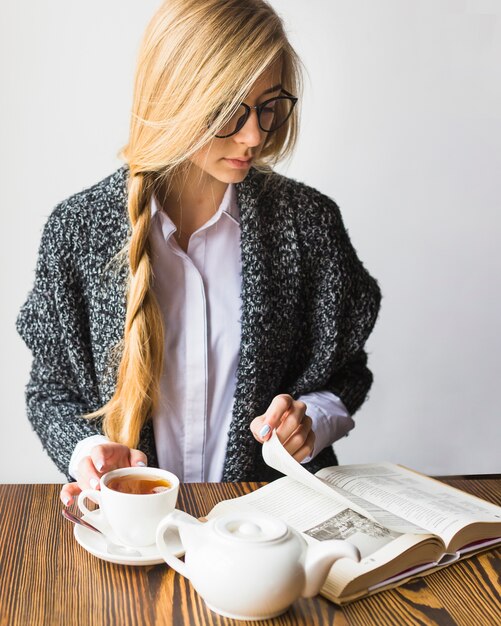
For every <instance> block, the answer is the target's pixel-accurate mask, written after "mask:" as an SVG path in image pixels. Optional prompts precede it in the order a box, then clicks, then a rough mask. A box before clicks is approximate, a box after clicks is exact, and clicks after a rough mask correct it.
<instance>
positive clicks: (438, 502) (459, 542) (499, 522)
mask: <svg viewBox="0 0 501 626" xmlns="http://www.w3.org/2000/svg"><path fill="white" fill-rule="evenodd" d="M263 456H264V459H265V461H266V463H267V464H268V465H270V466H271V467H274V468H275V469H277V470H278V471H279V472H281V473H282V474H285V477H284V478H279V479H278V480H276V481H274V482H272V483H270V484H268V485H266V486H264V487H262V488H261V489H258V490H257V491H254V492H253V493H250V494H247V495H245V496H241V497H240V498H235V499H233V500H225V501H223V502H220V503H219V504H217V505H216V506H215V507H214V508H213V509H212V511H211V512H210V513H209V515H208V516H207V517H208V518H209V519H210V518H212V517H214V516H218V515H221V514H223V513H227V512H230V511H231V512H235V511H236V510H239V511H248V512H256V511H259V512H265V513H269V514H272V515H276V516H277V517H280V518H281V519H283V520H284V521H285V522H286V523H287V524H289V526H291V527H292V528H294V529H296V530H298V531H300V532H301V533H302V534H303V537H304V538H305V539H306V541H308V542H310V543H311V542H317V541H324V540H326V539H347V540H348V541H350V542H351V543H353V544H354V545H355V546H357V548H358V549H359V550H360V553H361V560H360V562H358V563H356V562H355V561H352V560H350V559H346V558H343V559H340V560H338V561H336V563H334V565H333V566H332V568H331V570H330V572H329V576H328V577H327V580H326V582H325V584H324V586H323V588H322V591H321V593H322V595H324V596H325V597H326V598H328V599H329V600H332V601H334V602H336V603H338V604H344V603H347V602H350V601H352V600H355V599H357V598H361V597H363V596H367V595H371V594H373V593H376V592H378V591H381V590H383V589H388V588H390V587H395V586H397V585H398V584H402V582H404V581H407V580H409V579H410V578H413V577H415V576H423V575H425V574H428V573H431V572H433V571H436V570H437V569H438V568H441V567H444V566H446V565H449V564H450V563H453V562H454V561H457V560H458V559H460V558H463V557H465V556H470V555H472V554H474V553H476V552H479V551H481V550H485V549H486V548H488V547H489V546H494V545H496V544H500V545H501V507H498V506H495V505H494V504H490V503H489V502H486V501H484V500H482V499H480V498H477V497H475V496H472V495H469V494H466V493H464V492H463V491H460V490H458V489H455V488H453V487H449V486H447V485H444V484H443V483H441V482H439V481H436V480H434V479H432V478H429V477H427V476H424V475H422V474H419V473H417V472H414V471H412V470H409V469H405V468H403V467H401V466H399V465H393V464H391V463H378V464H371V465H344V466H334V467H328V468H324V469H322V470H320V471H319V472H317V474H316V475H315V476H314V475H313V474H310V472H308V471H307V470H306V469H305V468H304V467H302V466H301V465H300V464H299V463H297V462H296V461H295V460H294V459H293V458H292V457H291V456H290V455H289V454H288V453H287V452H286V451H285V449H284V448H283V447H282V445H281V443H280V441H279V439H278V437H277V436H276V434H275V433H273V436H272V437H271V439H270V440H269V441H267V442H266V443H265V444H264V445H263Z"/></svg>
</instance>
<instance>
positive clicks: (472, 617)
mask: <svg viewBox="0 0 501 626" xmlns="http://www.w3.org/2000/svg"><path fill="white" fill-rule="evenodd" d="M443 480H444V482H447V483H448V484H451V485H453V486H454V487H457V488H459V489H463V490H464V491H467V492H469V493H473V494H475V495H477V496H479V497H482V498H484V499H486V500H489V501H491V502H494V503H496V504H501V477H500V476H494V477H493V476H490V477H485V478H484V477H475V479H474V480H472V479H468V477H454V478H443ZM257 487H259V484H258V483H247V484H232V483H229V484H188V485H182V486H181V490H180V495H179V500H178V508H180V509H183V510H185V511H187V512H189V513H191V514H193V515H197V516H203V515H206V514H207V513H208V512H209V511H210V510H211V508H212V507H213V506H214V505H215V504H216V503H217V502H219V501H220V500H223V499H226V498H232V497H235V496H239V495H243V494H244V493H248V492H249V491H252V490H253V489H256V488H257ZM59 489H60V485H0V626H63V625H64V626H104V625H106V626H108V625H109V626H139V625H141V626H143V625H144V626H164V625H170V624H174V625H178V624H179V625H181V624H190V625H191V624H193V625H194V626H199V625H200V626H209V625H218V626H223V625H224V626H226V625H230V624H256V625H264V624H274V625H276V626H286V625H287V626H289V625H290V626H292V625H294V626H300V625H303V624H305V625H308V626H324V625H334V626H364V625H369V624H376V625H378V626H381V625H386V624H391V625H395V626H401V625H403V624H405V625H406V624H421V625H428V624H439V625H446V626H453V625H458V626H483V625H485V626H498V625H500V624H501V600H500V579H501V551H500V550H491V551H488V552H484V553H482V554H480V555H477V556H475V557H472V558H470V559H468V560H465V561H462V562H461V563H457V564H455V565H451V566H450V567H448V568H447V569H444V570H442V571H440V572H436V573H435V574H432V575H430V576H427V577H426V578H421V579H417V580H414V581H411V582H409V583H407V584H405V585H403V586H401V587H399V588H397V589H392V590H389V591H384V592H381V593H380V594H377V595H374V596H372V597H371V598H365V599H362V600H358V601H357V602H353V603H351V604H349V605H346V606H343V607H338V606H336V605H334V604H332V603H330V602H328V601H327V600H325V599H324V598H322V597H320V596H318V597H316V598H313V599H309V600H304V599H303V600H299V601H297V602H296V603H295V604H294V605H293V606H292V607H291V609H290V610H289V611H287V613H285V614H284V615H282V616H280V617H278V618H275V619H273V620H267V621H258V622H239V621H235V620H230V619H226V618H223V617H221V616H219V615H216V614H215V613H212V612H211V611H210V610H209V609H207V607H206V606H205V604H204V602H203V601H202V600H201V598H200V597H199V596H198V594H197V593H196V592H195V591H194V590H193V588H192V586H191V584H190V583H189V581H187V580H186V579H184V578H183V577H182V576H180V575H178V574H175V573H174V572H173V571H172V570H170V569H169V568H168V567H167V566H166V565H154V566H148V567H131V566H124V565H114V564H112V563H108V562H105V561H101V560H100V559H98V558H96V557H94V556H92V555H90V554H88V553H87V552H86V551H85V550H84V549H83V548H82V547H80V546H79V545H78V544H77V543H76V541H75V540H74V538H73V526H72V524H70V523H69V522H67V521H66V520H65V519H64V518H63V517H62V515H61V513H60V510H61V503H60V501H59V498H58V493H59Z"/></svg>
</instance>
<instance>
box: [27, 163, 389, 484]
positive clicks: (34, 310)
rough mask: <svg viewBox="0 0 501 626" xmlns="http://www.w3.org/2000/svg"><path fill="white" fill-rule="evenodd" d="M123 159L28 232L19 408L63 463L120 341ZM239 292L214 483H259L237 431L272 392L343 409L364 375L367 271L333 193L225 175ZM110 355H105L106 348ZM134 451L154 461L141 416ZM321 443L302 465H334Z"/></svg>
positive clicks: (258, 465)
mask: <svg viewBox="0 0 501 626" xmlns="http://www.w3.org/2000/svg"><path fill="white" fill-rule="evenodd" d="M128 175H129V170H128V168H127V166H123V167H121V168H120V169H118V170H117V171H116V172H115V173H113V174H112V175H111V176H109V177H108V178H106V179H104V180H102V181H101V182H99V183H97V184H96V185H94V186H92V187H90V188H88V189H85V190H84V191H81V192H80V193H77V194H75V195H73V196H71V197H70V198H68V199H67V200H65V201H63V202H61V203H60V204H59V205H58V206H56V208H55V209H54V211H53V212H52V213H51V215H50V217H49V219H48V221H47V223H46V225H45V228H44V231H43V235H42V240H41V245H40V249H39V257H38V262H37V268H36V276H35V283H34V287H33V290H32V291H31V292H30V293H29V295H28V298H27V301H26V302H25V304H24V305H23V307H22V309H21V311H20V313H19V316H18V319H17V329H18V332H19V333H20V335H21V336H22V337H23V339H24V341H25V342H26V344H27V345H28V347H29V348H30V350H31V351H32V354H33V365H32V369H31V375H30V380H29V383H28V385H27V387H26V402H27V412H28V418H29V420H30V422H31V424H32V425H33V428H34V430H35V431H36V432H37V434H38V436H39V437H40V439H41V441H42V444H43V446H44V448H45V449H46V451H47V453H48V454H49V455H50V457H51V458H52V459H53V461H54V462H55V464H56V465H57V467H58V468H59V469H60V470H61V471H62V472H63V473H65V474H67V473H68V465H69V461H70V457H71V454H72V451H73V449H74V447H75V445H76V444H77V442H78V441H80V440H81V439H83V438H84V437H88V436H90V435H95V434H97V433H101V432H102V430H101V422H100V420H94V421H89V420H88V419H85V418H83V417H81V416H82V415H83V414H85V413H88V412H91V411H93V410H95V409H97V408H99V407H101V406H102V405H103V404H104V403H105V402H107V401H108V400H109V399H110V397H111V396H112V395H113V391H114V386H115V380H116V362H117V358H116V347H117V346H119V345H120V342H121V340H122V339H123V330H124V323H125V311H126V284H127V278H128V268H127V266H126V264H123V263H122V264H121V265H120V264H118V265H117V263H116V262H115V260H116V258H117V254H118V253H119V252H120V251H121V250H122V249H123V247H124V244H125V243H126V242H127V239H128V238H129V237H130V224H129V220H128V216H127V179H128ZM236 191H237V199H238V205H239V208H240V226H241V252H242V293H241V344H240V356H239V365H238V371H237V385H236V391H235V403H234V408H233V416H232V421H231V425H230V429H229V433H228V445H227V450H226V458H225V463H224V472H223V480H225V481H251V480H270V479H273V478H275V477H276V476H277V474H275V473H274V471H273V470H270V469H269V468H268V467H267V466H266V465H265V464H264V461H263V460H262V456H261V446H260V444H258V443H257V442H256V440H255V439H254V437H253V436H252V433H251V431H250V429H249V424H250V422H251V420H252V419H253V418H254V417H256V416H257V415H260V414H262V413H263V412H264V411H265V410H266V408H267V407H268V405H269V403H270V402H271V400H272V398H273V397H274V396H275V395H276V394H278V393H289V394H291V395H292V396H294V397H297V396H299V395H301V394H305V393H308V392H312V391H315V390H321V389H325V390H330V391H332V392H333V393H335V394H336V395H337V396H339V397H340V398H341V399H342V401H343V402H344V404H345V405H346V407H347V408H348V410H349V411H350V412H351V413H352V414H353V413H355V411H356V410H357V409H358V408H359V407H360V405H361V404H362V403H363V402H364V400H365V398H366V395H367V392H368V390H369V388H370V386H371V384H372V374H371V372H370V370H369V369H368V368H367V355H366V352H365V351H364V344H365V342H366V340H367V338H368V336H369V334H370V333H371V330H372V328H373V326H374V323H375V321H376V318H377V315H378V311H379V306H380V298H381V294H380V290H379V287H378V285H377V282H376V281H375V280H374V279H373V278H372V277H371V276H370V275H369V274H368V272H367V271H366V270H365V268H364V267H363V265H362V263H361V262H360V260H359V259H358V258H357V255H356V252H355V250H354V248H353V246H352V244H351V242H350V240H349V237H348V234H347V232H346V230H345V228H344V226H343V222H342V219H341V215H340V212H339V209H338V207H337V205H336V204H335V202H334V201H333V200H331V199H330V198H329V197H327V196H325V195H323V194H322V193H320V192H319V191H317V190H315V189H313V188H311V187H308V186H307V185H305V184H303V183H300V182H297V181H295V180H293V179H291V178H287V177H285V176H281V175H279V174H277V173H272V174H269V175H266V174H262V173H259V172H258V171H257V170H255V169H251V170H250V172H249V174H248V175H247V177H246V178H245V180H244V181H243V182H241V183H237V184H236ZM112 354H114V355H115V358H114V359H113V358H111V355H112ZM139 448H140V449H142V450H143V451H144V452H145V453H146V454H147V456H148V461H149V464H150V465H152V466H154V465H156V464H157V458H156V450H155V442H154V435H153V429H152V426H151V420H149V421H148V422H147V423H146V425H145V427H144V429H143V431H142V434H141V441H140V444H139ZM336 462H337V461H336V457H335V456H334V453H333V450H332V447H328V448H325V449H324V450H323V451H322V452H320V454H318V455H317V456H316V457H315V459H313V461H311V462H310V463H309V464H307V465H306V467H308V469H310V471H316V470H318V469H319V468H320V467H325V466H327V465H334V464H336Z"/></svg>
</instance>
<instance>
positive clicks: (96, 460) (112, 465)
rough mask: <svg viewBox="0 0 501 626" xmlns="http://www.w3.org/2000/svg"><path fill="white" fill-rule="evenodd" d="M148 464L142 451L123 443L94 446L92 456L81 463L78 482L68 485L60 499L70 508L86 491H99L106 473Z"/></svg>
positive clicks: (62, 491)
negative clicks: (82, 492)
mask: <svg viewBox="0 0 501 626" xmlns="http://www.w3.org/2000/svg"><path fill="white" fill-rule="evenodd" d="M147 464H148V459H147V458H146V455H145V454H144V453H143V452H141V451H140V450H135V449H134V448H128V447H127V446H124V445H122V444H121V443H102V444H100V445H98V446H94V447H93V448H92V450H91V453H90V455H89V456H86V457H84V458H83V459H82V460H81V461H80V463H79V464H78V471H77V476H78V479H77V482H75V483H66V485H64V486H63V488H62V489H61V493H60V494H59V497H60V498H61V500H62V502H63V504H64V506H70V504H72V503H73V499H74V498H75V497H77V496H78V494H79V493H80V492H81V491H83V490H84V489H89V488H91V489H99V479H100V478H101V476H102V475H103V474H106V472H110V471H111V470H114V469H118V468H119V467H137V466H139V467H145V466H146V465H147Z"/></svg>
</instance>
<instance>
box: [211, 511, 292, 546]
mask: <svg viewBox="0 0 501 626" xmlns="http://www.w3.org/2000/svg"><path fill="white" fill-rule="evenodd" d="M214 529H215V530H216V532H217V533H218V534H220V535H222V536H223V537H224V538H225V539H230V540H233V541H244V542H246V543H254V542H259V543H265V542H271V541H278V540H279V539H282V538H283V537H284V536H285V535H287V533H288V530H289V528H288V526H287V524H286V523H285V522H283V521H282V520H281V519H278V518H276V517H272V516H271V515H264V514H245V513H231V514H228V515H223V516H222V517H220V518H219V519H217V520H216V521H215V523H214Z"/></svg>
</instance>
